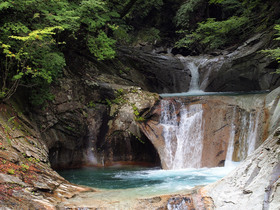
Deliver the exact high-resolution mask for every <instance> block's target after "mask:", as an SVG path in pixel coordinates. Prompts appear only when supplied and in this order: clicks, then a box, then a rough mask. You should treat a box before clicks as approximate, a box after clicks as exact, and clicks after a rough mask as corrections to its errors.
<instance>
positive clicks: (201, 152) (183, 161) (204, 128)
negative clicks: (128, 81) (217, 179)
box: [143, 96, 263, 169]
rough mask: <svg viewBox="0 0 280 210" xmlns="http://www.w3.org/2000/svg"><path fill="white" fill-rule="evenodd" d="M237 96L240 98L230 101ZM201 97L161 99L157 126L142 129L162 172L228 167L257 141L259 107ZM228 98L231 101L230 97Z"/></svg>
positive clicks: (240, 159) (238, 159) (246, 154)
mask: <svg viewBox="0 0 280 210" xmlns="http://www.w3.org/2000/svg"><path fill="white" fill-rule="evenodd" d="M239 97H243V96H236V97H235V98H234V100H236V101H239V100H240V99H241V98H239ZM201 98H202V99H201ZM201 98H198V97H197V98H196V97H181V98H180V97H176V98H164V99H162V100H161V101H160V104H159V110H160V112H158V114H159V118H158V124H157V125H155V124H154V123H152V124H151V123H148V125H149V126H146V127H144V129H143V130H144V132H145V133H146V134H148V135H147V136H148V137H149V138H150V140H151V141H152V142H153V143H154V145H155V147H156V148H157V150H158V152H159V155H160V159H161V163H162V167H163V168H164V169H185V168H201V167H217V166H230V165H231V163H233V162H240V161H242V160H244V159H245V158H246V157H247V156H248V155H250V154H251V153H252V152H253V151H254V150H255V149H256V147H257V146H258V144H259V143H260V142H261V135H262V134H261V133H259V130H261V129H259V126H260V125H261V123H259V121H261V120H262V117H263V115H262V111H261V110H262V109H260V107H259V108H250V109H243V108H242V107H240V106H239V105H238V104H236V105H232V104H231V105H226V104H224V101H219V102H217V98H218V96H217V97H215V96H209V97H208V98H207V100H206V101H204V100H205V99H204V97H201ZM228 99H229V100H232V98H231V96H228ZM228 99H227V100H228ZM245 99H246V100H247V98H246V96H245ZM193 101H195V103H193ZM249 101H250V100H249ZM259 124H260V125H259ZM146 128H149V129H148V130H145V129H146ZM152 132H153V133H154V134H153V135H151V133H152Z"/></svg>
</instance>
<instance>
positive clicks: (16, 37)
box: [0, 0, 119, 104]
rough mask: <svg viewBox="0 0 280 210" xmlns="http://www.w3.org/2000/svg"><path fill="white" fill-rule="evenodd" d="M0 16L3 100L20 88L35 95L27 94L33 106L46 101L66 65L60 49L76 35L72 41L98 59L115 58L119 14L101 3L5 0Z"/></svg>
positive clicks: (95, 0) (91, 0)
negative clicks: (28, 89)
mask: <svg viewBox="0 0 280 210" xmlns="http://www.w3.org/2000/svg"><path fill="white" fill-rule="evenodd" d="M0 15H1V17H2V18H1V20H0V48H1V49H0V68H1V74H0V81H1V82H0V86H1V89H0V99H2V100H7V99H9V98H10V97H11V96H12V95H13V94H14V93H15V92H16V90H17V88H18V87H19V86H24V87H27V88H31V87H32V91H30V93H34V92H35V93H37V92H39V94H37V95H36V94H35V96H34V95H32V96H31V101H32V102H34V103H35V104H43V101H44V100H46V99H51V95H50V94H48V87H47V86H49V85H50V84H51V83H52V82H53V81H54V80H55V79H56V78H58V77H59V76H60V75H61V73H62V69H63V68H64V66H65V65H66V63H65V59H64V55H63V53H62V49H63V48H65V47H67V46H68V42H69V44H70V45H71V44H72V42H73V40H77V37H79V39H80V40H79V41H77V43H78V44H79V45H86V47H87V48H88V50H89V51H90V52H91V53H92V54H93V55H94V56H95V57H96V58H97V59H98V60H104V59H110V58H113V57H114V56H115V50H114V45H115V42H116V41H115V40H114V39H113V38H112V37H111V34H112V31H114V30H116V29H117V28H118V26H117V25H115V24H114V22H113V21H112V20H115V19H117V18H118V17H119V14H118V12H117V11H116V10H114V9H111V10H110V9H108V5H107V2H105V1H101V0H74V1H70V0H49V1H44V0H28V1H22V0H4V1H2V2H1V3H0ZM80 47H82V48H83V47H84V46H80ZM42 84H43V85H42ZM42 86H44V87H45V88H44V90H42ZM34 89H39V90H35V91H34ZM44 92H45V93H46V95H45V96H43V95H44ZM39 98H40V99H39Z"/></svg>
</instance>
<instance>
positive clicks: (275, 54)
mask: <svg viewBox="0 0 280 210" xmlns="http://www.w3.org/2000/svg"><path fill="white" fill-rule="evenodd" d="M274 28H275V29H276V30H277V33H276V36H277V38H275V40H280V25H276V26H275V27H274ZM261 52H262V53H266V54H267V55H269V56H271V57H272V58H274V59H276V60H277V61H278V63H280V47H277V48H275V49H268V50H262V51H261ZM276 73H278V74H280V69H277V70H276Z"/></svg>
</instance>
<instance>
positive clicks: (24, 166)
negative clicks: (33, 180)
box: [20, 164, 29, 172]
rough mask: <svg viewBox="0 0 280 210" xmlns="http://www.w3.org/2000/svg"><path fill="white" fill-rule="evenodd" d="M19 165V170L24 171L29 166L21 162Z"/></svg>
mask: <svg viewBox="0 0 280 210" xmlns="http://www.w3.org/2000/svg"><path fill="white" fill-rule="evenodd" d="M20 166H21V170H22V171H23V172H26V171H27V170H28V169H29V166H28V165H25V164H21V165H20Z"/></svg>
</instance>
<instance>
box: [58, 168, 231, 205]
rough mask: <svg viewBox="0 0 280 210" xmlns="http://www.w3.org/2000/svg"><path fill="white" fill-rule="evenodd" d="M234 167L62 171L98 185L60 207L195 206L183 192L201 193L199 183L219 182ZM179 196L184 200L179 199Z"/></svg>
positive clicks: (80, 181) (71, 177)
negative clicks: (186, 204) (92, 190)
mask: <svg viewBox="0 0 280 210" xmlns="http://www.w3.org/2000/svg"><path fill="white" fill-rule="evenodd" d="M234 167H235V166H231V167H218V168H200V169H183V170H161V169H158V168H143V167H137V166H133V167H131V166H126V167H124V166H122V167H109V168H83V169H78V170H77V169H76V170H67V171H61V172H60V174H61V175H62V176H63V177H65V178H66V179H67V180H69V181H71V182H73V183H75V184H81V185H87V186H90V187H94V188H95V192H88V193H83V194H80V195H79V196H76V197H74V198H72V199H69V200H67V201H66V202H63V203H61V204H60V207H61V208H62V207H66V208H101V209H137V208H140V206H142V205H143V209H155V208H160V207H164V206H165V207H166V206H167V205H179V204H180V203H182V202H183V203H184V202H186V201H187V200H188V203H189V204H190V205H191V203H192V199H193V198H188V199H187V197H184V196H182V195H189V196H190V195H191V194H197V192H196V191H197V190H198V189H199V187H198V186H202V185H207V184H209V183H213V182H215V181H217V180H218V179H220V178H222V177H224V176H225V175H226V174H228V173H229V172H230V171H231V170H232V169H233V168H234ZM96 187H98V188H96ZM179 195H180V196H179ZM177 196H179V197H180V199H179V198H178V199H179V200H181V201H179V200H178V199H175V198H176V197H177ZM174 199H175V200H174ZM174 202H175V204H174ZM178 202H179V203H178ZM172 203H173V204H172ZM176 203H177V204H176ZM147 205H151V206H150V207H148V206H147ZM171 209H174V208H171Z"/></svg>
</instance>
